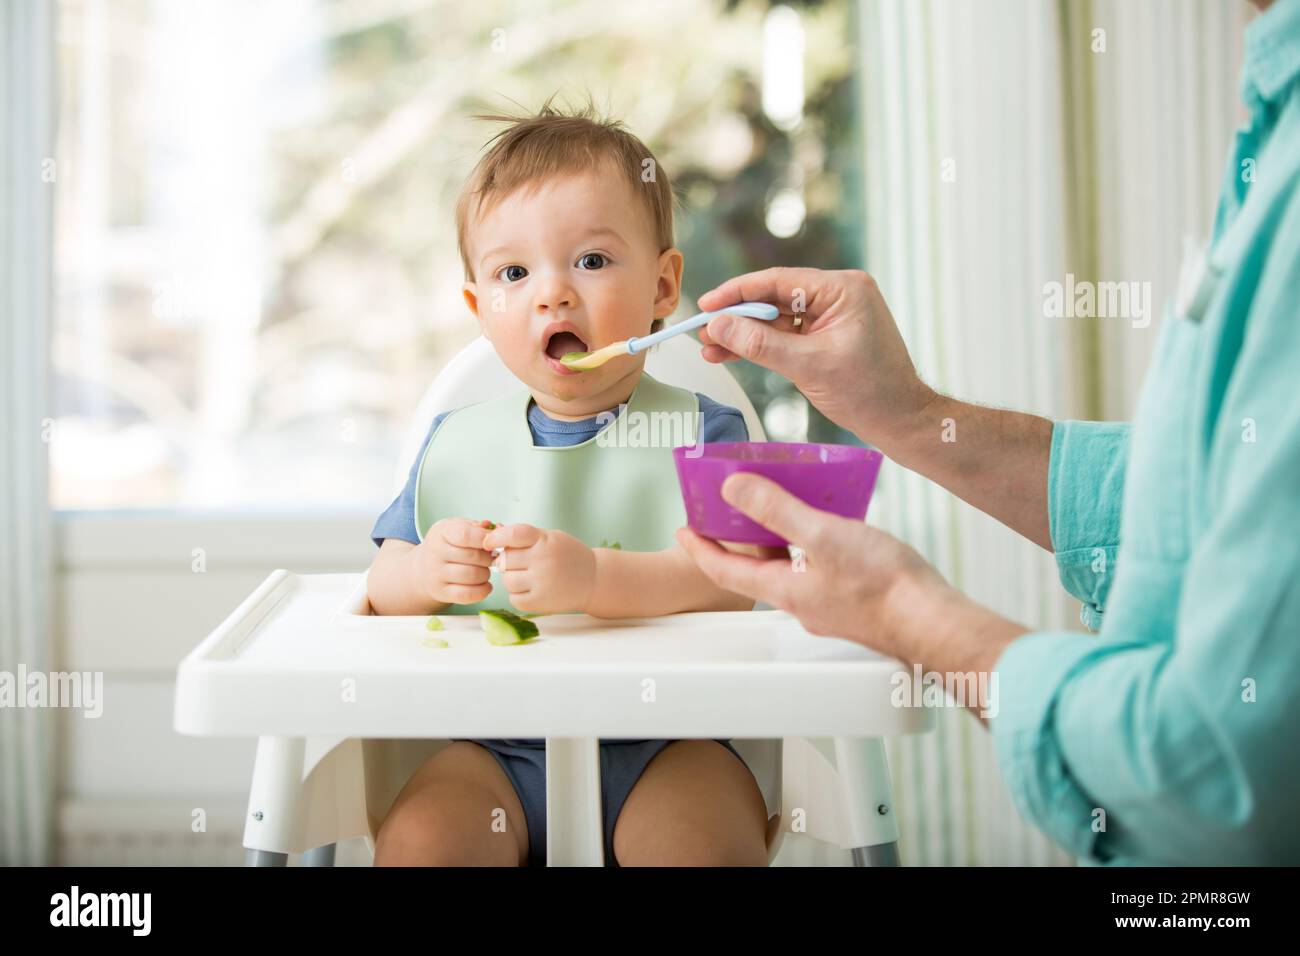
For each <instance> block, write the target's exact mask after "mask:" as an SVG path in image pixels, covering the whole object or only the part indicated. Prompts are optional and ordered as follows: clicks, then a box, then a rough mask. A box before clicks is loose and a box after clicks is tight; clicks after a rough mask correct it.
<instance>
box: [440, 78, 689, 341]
mask: <svg viewBox="0 0 1300 956" xmlns="http://www.w3.org/2000/svg"><path fill="white" fill-rule="evenodd" d="M554 99H555V97H554V96H551V97H550V98H549V99H547V101H546V102H545V103H544V104H542V107H541V109H539V110H538V111H537V113H536V114H535V115H532V116H528V115H524V116H510V115H507V114H504V113H480V114H477V115H475V117H474V119H481V120H487V121H489V122H499V123H508V124H510V125H508V126H507V127H506V128H505V129H503V130H501V131H500V132H499V133H497V134H496V135H495V136H493V137H492V138H491V139H489V140H488V144H490V146H491V148H490V149H488V152H487V155H485V156H484V157H483V158H482V159H480V160H479V161H478V165H477V166H475V167H474V171H473V172H471V173H470V175H469V179H468V180H466V182H465V185H464V187H462V189H461V193H460V198H459V199H458V200H457V201H456V241H457V245H458V246H459V248H460V261H461V264H462V265H463V266H464V267H465V279H466V281H467V282H473V281H475V276H474V267H473V266H472V265H471V264H470V261H469V249H468V244H467V238H468V232H469V224H470V217H471V216H474V217H475V218H479V217H482V216H484V215H486V214H487V213H488V212H490V211H491V210H492V207H493V206H495V205H496V204H497V203H498V202H500V201H501V200H502V199H504V198H505V197H506V196H509V195H510V194H511V193H513V192H514V191H515V190H516V189H520V188H522V187H525V186H532V185H535V184H537V183H539V182H542V181H545V180H547V179H549V178H551V177H554V176H561V175H566V174H570V173H576V172H588V171H591V170H596V169H599V168H601V165H602V164H603V163H605V162H607V161H608V162H612V163H613V165H614V168H615V169H617V170H619V171H621V172H622V173H623V175H624V176H625V177H626V181H627V182H628V184H629V185H630V186H631V187H632V192H633V195H635V196H636V197H637V199H638V200H639V201H640V203H641V204H642V206H643V207H644V208H645V210H646V212H647V213H648V214H649V216H650V223H651V225H652V227H653V235H654V237H655V242H656V243H657V244H658V247H659V251H660V252H663V251H664V250H666V249H670V248H672V246H673V206H674V203H675V197H674V195H673V189H672V184H671V183H670V181H669V179H668V173H667V171H666V170H664V168H663V167H662V166H660V165H659V161H658V160H657V159H656V158H655V156H654V154H653V153H652V152H650V150H649V149H648V148H647V147H646V145H645V143H643V142H641V140H639V139H638V138H637V137H636V136H634V135H632V133H630V132H628V131H627V128H626V127H625V126H624V125H623V123H622V122H620V121H618V120H612V119H605V118H602V117H601V116H599V115H598V114H597V112H596V107H595V105H594V104H593V103H592V102H591V100H590V99H588V101H587V105H586V106H584V107H582V108H580V109H577V110H572V111H569V112H564V111H562V110H560V109H557V108H556V107H554V106H552V105H551V104H552V102H553V101H554ZM658 324H659V323H658V322H656V325H658Z"/></svg>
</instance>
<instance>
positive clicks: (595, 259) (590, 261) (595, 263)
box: [578, 252, 606, 269]
mask: <svg viewBox="0 0 1300 956" xmlns="http://www.w3.org/2000/svg"><path fill="white" fill-rule="evenodd" d="M605 262H606V259H605V257H604V256H603V255H601V254H600V253H599V252H589V253H587V254H586V255H585V256H583V257H582V258H581V259H579V260H578V266H579V268H582V269H601V268H603V267H604V265H605Z"/></svg>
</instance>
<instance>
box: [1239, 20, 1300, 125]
mask: <svg viewBox="0 0 1300 956" xmlns="http://www.w3.org/2000/svg"><path fill="white" fill-rule="evenodd" d="M1297 74H1300V0H1275V2H1274V3H1273V5H1272V6H1270V7H1269V8H1268V9H1267V10H1265V11H1264V12H1263V13H1261V14H1260V15H1259V16H1258V17H1257V18H1256V19H1255V20H1254V22H1252V23H1251V24H1249V25H1248V26H1247V27H1246V54H1245V60H1244V61H1243V63H1242V68H1241V87H1242V89H1241V92H1242V97H1243V98H1244V99H1245V100H1246V102H1247V103H1251V102H1253V101H1255V100H1261V101H1263V102H1265V103H1272V102H1273V101H1274V100H1276V99H1277V98H1278V96H1279V95H1280V94H1281V93H1282V91H1283V90H1285V89H1286V88H1287V87H1288V86H1290V85H1291V81H1292V80H1294V79H1295V78H1296V75H1297Z"/></svg>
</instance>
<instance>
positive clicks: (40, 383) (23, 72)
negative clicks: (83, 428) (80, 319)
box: [0, 0, 55, 865]
mask: <svg viewBox="0 0 1300 956" xmlns="http://www.w3.org/2000/svg"><path fill="white" fill-rule="evenodd" d="M52 7H53V4H50V3H47V2H46V0H7V2H5V3H3V4H0V124H3V125H2V126H0V143H3V144H4V148H3V150H2V151H0V211H2V212H0V323H3V324H2V325H0V672H4V673H5V674H6V675H7V676H8V678H9V680H11V681H17V679H18V677H19V676H20V668H22V669H23V670H24V671H25V673H29V674H30V673H33V672H38V671H40V672H48V671H49V669H50V667H49V662H50V659H51V648H50V646H49V635H50V612H49V608H50V593H51V588H50V580H51V573H52V568H51V563H52V561H51V550H52V549H51V526H50V512H49V506H48V500H47V499H48V495H47V473H48V469H47V461H48V455H47V452H48V444H47V441H48V438H49V437H50V435H51V434H52V433H51V431H50V430H49V428H48V424H49V423H48V421H47V420H46V418H47V415H48V414H49V412H48V408H49V403H48V401H47V396H48V389H47V376H48V368H49V361H48V345H47V343H48V335H49V312H50V288H51V282H50V210H51V207H52V201H51V197H52V196H53V192H54V182H53V181H52V180H49V179H48V176H49V174H50V173H51V172H52V170H51V169H50V167H48V166H46V165H44V162H45V160H46V159H47V158H50V157H53V156H54V136H53V131H54V110H53V103H54V69H53V55H52V50H53V36H54V30H53V24H52V22H51V18H52V16H53V14H52V10H51V8H52ZM16 690H17V692H18V693H20V694H21V693H22V692H23V687H22V686H21V685H20V686H18V687H17V688H16ZM54 714H55V712H54V711H52V710H49V709H44V710H32V709H27V708H20V707H0V865H37V864H45V863H49V862H50V857H51V853H50V834H51V829H52V828H51V808H52V807H53V796H54V789H53V788H54V783H53V772H54V765H53V760H52V755H51V746H52V740H53V736H54V734H53V723H54Z"/></svg>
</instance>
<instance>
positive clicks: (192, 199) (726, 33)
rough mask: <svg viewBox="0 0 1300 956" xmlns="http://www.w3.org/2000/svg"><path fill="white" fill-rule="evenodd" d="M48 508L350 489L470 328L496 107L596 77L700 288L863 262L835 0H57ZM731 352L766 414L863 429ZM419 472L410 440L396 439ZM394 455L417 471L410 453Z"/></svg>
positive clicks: (368, 497)
mask: <svg viewBox="0 0 1300 956" xmlns="http://www.w3.org/2000/svg"><path fill="white" fill-rule="evenodd" d="M59 16H60V21H59V33H60V38H59V48H60V57H61V66H60V97H61V108H60V129H59V141H58V154H57V156H56V169H57V180H56V182H57V207H56V310H57V315H56V340H55V343H54V359H55V382H56V408H57V419H56V421H55V424H54V427H55V428H56V429H57V432H58V440H57V441H55V442H53V443H52V446H51V447H52V469H51V471H52V478H51V480H52V484H53V487H52V489H51V494H52V498H53V501H54V503H55V506H56V507H59V508H77V509H81V508H89V509H121V508H126V509H129V508H145V507H147V508H159V507H162V508H182V507H183V508H193V507H199V508H202V507H231V506H235V507H258V508H260V507H274V508H282V507H295V506H296V507H310V508H319V507H331V508H333V507H340V506H346V507H357V508H361V509H373V508H377V507H380V506H382V505H383V504H386V503H387V501H388V500H389V499H390V498H391V495H392V482H393V477H394V472H395V470H396V469H397V468H398V463H397V462H396V461H395V457H396V455H397V453H398V448H399V444H400V442H401V439H402V436H403V433H404V430H405V426H406V424H407V422H408V419H409V416H410V414H411V413H412V411H413V410H414V408H415V406H416V404H417V403H418V401H419V398H420V396H421V395H422V394H423V392H424V390H425V388H426V387H427V385H428V384H429V382H430V381H431V380H432V379H433V377H434V376H435V375H436V373H437V372H438V370H439V369H440V368H441V367H442V366H443V364H445V363H446V362H447V361H448V360H449V359H450V358H451V357H452V356H453V355H454V354H455V353H456V352H457V351H458V350H459V349H460V348H461V347H463V346H464V345H465V344H467V343H468V342H469V341H471V340H472V339H473V338H474V336H475V335H477V324H476V322H475V321H474V319H473V317H472V316H471V315H470V314H469V313H468V311H467V310H466V309H465V306H464V304H463V301H462V299H461V296H460V285H461V274H460V264H459V259H458V256H457V253H456V237H455V229H454V225H453V217H452V209H453V205H454V202H455V198H456V194H457V190H458V188H459V186H460V184H461V182H462V181H463V179H464V177H465V176H466V174H467V173H468V171H469V169H470V168H471V167H472V165H473V163H474V161H475V159H476V157H477V154H478V150H479V148H480V147H481V145H482V143H483V141H484V140H485V139H486V138H487V136H488V135H490V134H491V132H493V131H494V128H489V127H488V126H487V125H486V124H481V123H476V122H474V121H472V120H470V119H468V117H469V115H470V114H472V113H473V112H475V111H477V110H478V109H479V108H481V107H483V106H490V107H509V106H510V105H511V104H510V102H509V100H508V99H507V98H510V99H513V100H515V101H517V102H518V103H520V104H523V105H524V106H526V107H529V108H532V107H535V106H536V105H538V103H539V102H540V100H541V99H542V98H543V97H544V96H545V95H546V94H548V93H550V92H552V91H558V92H560V93H561V95H562V96H567V97H569V98H570V99H578V98H581V97H584V96H585V94H586V93H587V92H591V93H592V94H593V95H594V96H595V98H596V100H597V103H598V104H599V105H601V106H602V107H604V108H605V109H607V110H608V111H609V112H611V113H613V114H614V115H617V116H619V117H620V118H622V119H624V120H625V121H626V122H627V123H628V125H629V126H630V127H631V128H632V129H633V130H634V131H635V132H636V133H637V134H638V135H639V136H641V137H642V138H643V139H644V140H645V141H646V142H647V143H648V144H649V145H650V146H651V148H652V149H654V150H655V151H656V153H657V154H658V155H659V157H660V159H661V161H662V162H663V164H664V165H665V166H666V167H667V169H668V171H669V173H670V175H671V176H672V177H673V180H674V184H675V186H676V187H677V190H678V192H679V195H680V196H681V197H682V199H683V201H684V202H685V204H686V205H687V207H688V210H687V211H686V212H685V213H684V214H683V215H681V217H680V218H679V220H678V244H679V246H680V247H681V248H682V249H683V252H684V253H685V256H686V263H687V265H686V275H685V280H686V289H685V296H684V300H685V305H684V306H683V310H682V316H683V317H684V316H685V315H689V314H690V306H691V305H693V303H694V301H695V298H696V297H697V296H699V295H700V294H701V293H702V292H704V291H706V290H707V289H708V288H711V287H712V286H713V285H715V284H717V283H718V282H720V281H722V280H723V279H725V278H726V277H728V276H729V275H732V274H735V273H738V272H743V271H747V270H749V269H754V268H762V267H765V266H768V265H774V264H779V263H790V264H816V265H819V266H823V267H826V268H843V267H847V266H852V265H856V264H857V263H859V262H860V261H861V244H860V239H859V235H860V233H861V231H862V230H861V223H860V218H861V217H860V215H859V206H860V203H859V201H858V196H859V190H858V186H857V183H856V181H855V179H854V174H853V170H854V169H855V168H856V167H857V165H858V162H857V160H858V154H859V153H858V148H857V145H856V139H855V134H856V126H857V123H856V116H857V110H856V107H855V103H854V101H853V99H854V98H853V92H854V84H853V75H852V68H853V62H854V57H853V55H852V50H851V48H850V47H849V46H848V45H847V44H846V43H845V40H844V38H845V37H847V36H850V35H851V23H850V18H851V11H850V5H849V4H848V3H847V2H843V0H841V2H826V3H812V4H808V5H806V6H799V5H796V6H793V7H787V6H772V5H769V4H767V3H763V2H755V3H735V2H725V0H718V2H715V3H699V2H694V0H672V2H668V3H655V4H644V3H619V2H610V0H588V2H584V0H568V2H555V3H552V4H549V5H547V6H545V7H542V6H540V5H538V4H535V3H517V4H465V3H450V2H433V0H387V2H385V0H366V2H332V3H330V2H312V0H277V2H276V3H262V2H257V0H113V2H108V0H60V3H59ZM737 373H738V374H739V375H740V376H741V377H742V380H743V382H744V384H745V386H746V388H747V390H748V391H749V393H750V395H751V397H752V398H753V400H754V402H755V404H756V405H757V406H758V407H759V410H760V412H762V413H763V414H764V417H765V422H766V423H767V424H768V426H769V429H770V431H771V435H770V437H772V438H774V439H784V440H800V439H802V438H804V437H805V435H807V436H808V437H809V438H811V439H812V440H842V441H843V440H851V438H850V437H849V436H847V435H845V434H844V433H842V432H840V431H839V430H838V429H835V428H834V426H832V425H830V424H829V423H827V422H825V421H824V420H821V419H819V418H817V417H816V416H815V413H814V417H813V419H812V420H811V421H810V420H809V411H808V407H807V405H806V403H805V402H803V400H802V399H801V398H800V397H799V396H798V395H797V394H796V393H794V392H793V389H792V388H791V387H790V385H789V383H788V382H784V381H783V380H781V379H780V378H779V377H776V376H772V375H770V374H768V373H766V372H763V371H762V370H759V369H755V368H752V367H750V368H745V369H738V370H737ZM406 464H407V465H409V463H406ZM404 467H405V466H403V468H404Z"/></svg>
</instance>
